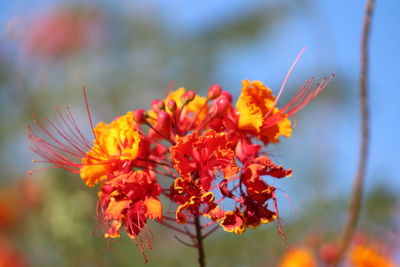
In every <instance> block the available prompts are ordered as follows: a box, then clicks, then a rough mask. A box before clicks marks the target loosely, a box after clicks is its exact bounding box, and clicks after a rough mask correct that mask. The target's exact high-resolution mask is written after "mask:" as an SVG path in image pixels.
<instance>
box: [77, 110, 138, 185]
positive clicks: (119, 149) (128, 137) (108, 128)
mask: <svg viewBox="0 0 400 267" xmlns="http://www.w3.org/2000/svg"><path fill="white" fill-rule="evenodd" d="M93 131H94V135H95V137H96V139H95V140H94V144H93V147H92V148H91V150H90V151H89V152H87V153H86V156H85V157H84V158H83V159H82V168H81V169H80V175H81V178H82V180H83V181H84V182H85V183H86V185H88V186H94V185H95V184H96V183H97V182H98V181H99V180H104V179H106V177H107V174H109V173H111V172H112V171H113V170H116V169H117V168H121V167H122V165H123V164H126V162H127V161H131V160H134V159H135V158H136V156H137V154H138V152H139V142H140V135H139V132H138V131H136V130H135V129H134V121H133V113H132V112H128V113H127V114H125V115H123V116H120V117H118V118H116V119H115V120H114V121H112V122H111V123H110V124H105V123H104V122H100V123H99V124H98V125H97V126H96V127H95V128H94V130H93Z"/></svg>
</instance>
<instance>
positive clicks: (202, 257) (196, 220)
mask: <svg viewBox="0 0 400 267" xmlns="http://www.w3.org/2000/svg"><path fill="white" fill-rule="evenodd" d="M194 225H195V227H196V239H197V250H198V252H199V265H200V267H205V266H206V261H205V254H204V247H203V236H202V234H201V225H200V219H199V217H195V218H194Z"/></svg>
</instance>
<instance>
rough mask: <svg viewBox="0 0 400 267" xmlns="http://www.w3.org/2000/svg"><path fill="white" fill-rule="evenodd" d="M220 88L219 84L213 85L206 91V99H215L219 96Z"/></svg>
mask: <svg viewBox="0 0 400 267" xmlns="http://www.w3.org/2000/svg"><path fill="white" fill-rule="evenodd" d="M221 92H222V87H221V85H219V84H214V85H211V86H210V89H208V99H215V98H217V97H219V96H220V95H221Z"/></svg>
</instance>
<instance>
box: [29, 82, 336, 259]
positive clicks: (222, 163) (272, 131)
mask: <svg viewBox="0 0 400 267" xmlns="http://www.w3.org/2000/svg"><path fill="white" fill-rule="evenodd" d="M330 79H331V77H330V78H329V79H323V80H322V82H321V83H315V82H314V80H310V81H307V82H306V83H305V84H304V85H303V86H302V87H301V88H300V90H299V91H298V93H297V94H296V95H295V96H294V97H293V98H292V99H291V100H290V101H289V103H288V104H287V105H285V106H284V107H282V108H278V107H277V102H278V99H279V97H275V96H274V95H273V94H272V91H271V89H270V88H268V87H266V86H265V85H264V84H263V83H262V82H260V81H249V80H244V81H243V82H242V90H241V94H240V96H239V98H238V99H237V101H236V103H234V102H233V98H232V96H231V94H230V93H229V92H227V91H224V90H222V88H221V86H219V85H213V86H211V87H210V88H209V91H208V95H207V96H206V97H204V96H200V95H198V94H196V93H195V92H194V91H191V90H186V89H184V88H179V89H177V90H175V91H172V92H170V93H169V94H168V95H167V97H166V98H165V99H163V100H154V101H153V102H152V103H151V105H150V108H149V110H144V109H138V110H134V111H129V112H128V113H126V114H125V115H122V116H119V117H117V118H115V119H114V120H113V121H112V122H111V123H109V124H106V123H104V122H100V123H99V124H98V125H97V126H96V127H93V126H92V130H93V134H94V141H93V142H90V141H89V140H88V139H86V138H85V137H84V135H83V134H82V132H81V131H80V130H79V128H78V126H77V123H76V122H75V120H74V119H73V117H72V114H71V112H70V110H69V109H67V112H66V113H65V114H63V113H62V112H61V111H59V110H58V115H59V116H58V118H56V119H55V120H53V121H51V120H47V123H46V124H45V123H42V122H41V121H39V120H36V124H37V127H36V130H35V129H33V128H31V127H29V136H30V138H31V141H32V143H33V146H32V148H33V150H34V151H35V152H36V153H37V154H38V155H39V156H40V157H41V158H43V159H44V160H42V162H47V163H51V164H53V166H55V167H61V168H64V169H66V170H68V171H71V172H75V173H79V174H80V176H81V178H82V180H83V182H84V183H85V184H86V185H87V186H89V187H93V186H95V185H96V184H99V185H100V189H99V193H98V198H99V200H98V216H99V218H100V219H101V221H102V222H103V225H104V229H105V237H106V238H116V237H119V236H120V233H121V231H124V232H125V233H126V234H127V235H128V236H129V237H130V238H132V240H133V241H135V242H136V244H137V245H138V247H139V248H140V249H141V250H142V251H143V252H144V248H148V247H149V246H150V241H151V237H152V236H151V234H150V233H151V232H150V230H149V228H148V226H147V221H148V220H155V221H157V222H159V223H161V224H163V225H165V226H168V227H170V228H172V229H174V230H176V231H178V232H180V233H183V234H186V235H188V236H189V237H191V238H194V237H195V236H196V235H195V234H193V233H192V232H191V231H190V227H196V231H197V234H201V235H202V237H206V236H208V235H209V234H210V233H211V232H213V231H214V230H215V229H216V228H213V229H211V230H208V232H205V231H203V233H201V230H205V229H206V228H208V227H210V226H213V225H215V226H218V225H219V226H221V227H222V228H223V229H224V230H225V231H227V232H233V233H237V234H241V233H243V232H245V231H246V230H247V229H248V228H256V227H258V226H259V225H261V224H268V223H271V222H273V221H276V220H277V221H278V224H279V225H280V223H279V213H278V205H277V201H276V196H275V194H276V190H277V189H276V187H274V186H273V185H271V184H269V183H268V182H267V181H266V180H265V179H264V178H263V177H265V176H269V177H273V178H277V179H280V178H284V177H288V176H290V175H291V173H292V171H291V170H290V169H284V168H283V167H282V166H281V165H277V164H275V163H274V162H273V160H272V159H271V158H270V156H269V154H268V152H267V149H268V147H269V146H270V144H274V143H277V142H279V139H280V137H282V136H283V137H290V136H291V132H292V127H291V122H290V120H289V118H290V117H291V116H292V115H293V114H295V113H296V112H297V111H299V110H300V109H301V108H303V107H304V106H305V105H306V104H307V103H308V102H310V101H311V100H312V99H313V98H314V97H315V96H316V95H317V94H318V93H319V92H321V90H323V89H324V88H325V87H326V85H327V84H328V82H329V80H330ZM279 95H280V93H279ZM85 99H86V93H85ZM89 118H90V113H89ZM91 124H92V123H91ZM37 129H38V130H37ZM42 136H45V137H46V138H42ZM161 197H163V198H164V199H165V201H168V200H169V201H171V202H173V203H175V206H174V207H175V208H174V211H173V214H175V216H170V214H171V212H167V211H166V208H165V207H170V206H171V205H170V204H168V205H166V204H162V202H161V200H160V199H161ZM163 202H164V200H163ZM181 225H183V226H182V227H181Z"/></svg>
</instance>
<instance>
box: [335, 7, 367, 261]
mask: <svg viewBox="0 0 400 267" xmlns="http://www.w3.org/2000/svg"><path fill="white" fill-rule="evenodd" d="M374 6H375V0H367V1H366V7H365V13H364V22H363V26H362V36H361V68H360V78H359V86H360V87H359V99H360V115H361V143H360V155H359V162H358V169H357V172H356V175H355V182H354V185H353V192H352V196H351V200H350V205H349V214H348V218H347V222H346V225H345V227H344V229H343V232H342V235H341V238H340V240H339V244H338V252H337V255H336V258H335V261H334V263H333V266H338V264H340V262H341V261H342V260H343V258H344V255H345V254H346V250H347V248H348V247H349V244H350V241H351V239H352V237H353V235H354V232H355V229H356V227H357V224H358V221H359V217H360V210H361V204H362V203H361V202H362V195H363V189H364V180H365V173H366V168H367V160H368V152H369V105H368V68H369V59H368V51H369V39H370V30H371V20H372V14H373V10H374Z"/></svg>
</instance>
